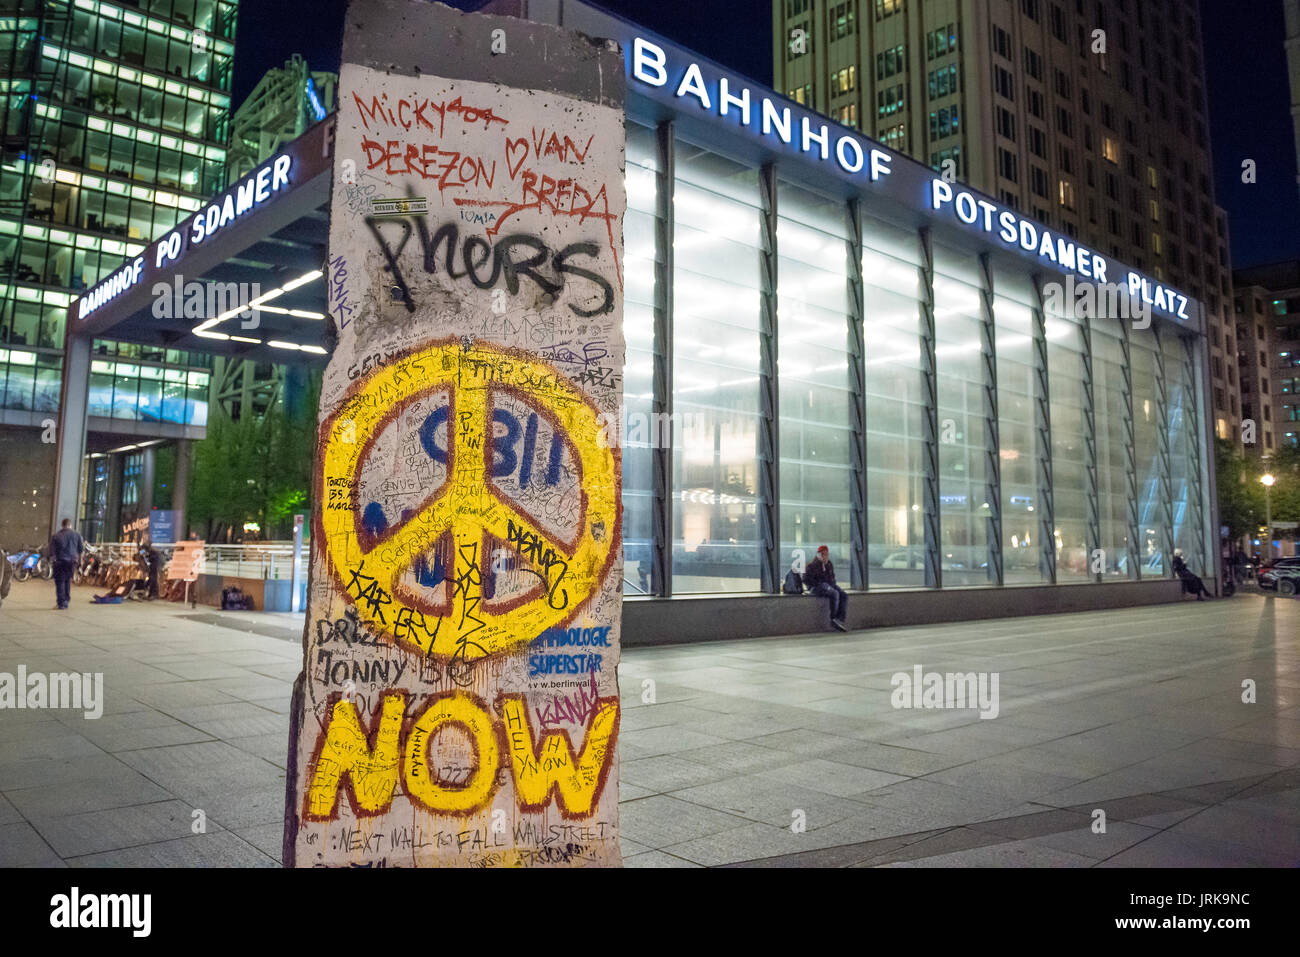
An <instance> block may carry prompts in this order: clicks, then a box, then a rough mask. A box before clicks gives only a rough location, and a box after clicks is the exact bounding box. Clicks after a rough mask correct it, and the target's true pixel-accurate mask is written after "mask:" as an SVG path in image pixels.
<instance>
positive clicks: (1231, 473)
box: [1214, 439, 1264, 541]
mask: <svg viewBox="0 0 1300 957" xmlns="http://www.w3.org/2000/svg"><path fill="white" fill-rule="evenodd" d="M1250 468H1251V463H1249V462H1248V461H1247V460H1246V458H1245V456H1243V455H1241V454H1239V453H1238V452H1237V447H1236V446H1235V445H1233V443H1232V441H1231V440H1229V439H1217V440H1216V441H1215V445H1214V469H1215V475H1216V477H1217V479H1218V484H1219V524H1220V525H1226V526H1228V538H1229V540H1232V541H1235V540H1236V539H1239V538H1241V537H1242V536H1243V535H1252V534H1254V533H1255V531H1256V530H1257V529H1258V528H1259V525H1260V523H1261V522H1263V521H1264V495H1263V487H1262V486H1259V482H1258V480H1256V481H1255V482H1254V485H1255V486H1259V493H1258V494H1256V492H1255V489H1254V488H1253V487H1252V486H1251V482H1250V478H1251V476H1249V475H1248V472H1249V470H1250ZM1256 479H1257V477H1256ZM1256 500H1258V501H1256Z"/></svg>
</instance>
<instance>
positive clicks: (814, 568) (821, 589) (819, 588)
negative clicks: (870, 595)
mask: <svg viewBox="0 0 1300 957" xmlns="http://www.w3.org/2000/svg"><path fill="white" fill-rule="evenodd" d="M803 583H804V584H805V585H807V586H808V591H809V593H810V594H813V595H817V596H819V597H821V598H829V599H830V600H831V624H832V625H833V626H834V627H836V628H838V629H839V630H840V631H848V628H847V627H845V625H844V616H845V615H846V614H847V613H848V610H849V596H848V595H846V594H844V589H843V588H841V587H840V586H839V585H837V584H835V566H834V565H832V564H831V550H830V549H829V548H827V547H826V546H825V545H823V546H822V547H821V548H819V549H817V557H816V558H814V559H813V560H812V561H810V562H809V563H808V567H807V568H805V569H804V573H803Z"/></svg>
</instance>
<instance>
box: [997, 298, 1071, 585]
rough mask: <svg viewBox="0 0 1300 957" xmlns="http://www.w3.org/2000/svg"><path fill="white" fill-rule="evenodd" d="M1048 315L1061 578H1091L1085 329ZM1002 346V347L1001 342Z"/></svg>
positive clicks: (1054, 490)
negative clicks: (1085, 415)
mask: <svg viewBox="0 0 1300 957" xmlns="http://www.w3.org/2000/svg"><path fill="white" fill-rule="evenodd" d="M1069 313H1070V314H1068V315H1062V314H1059V313H1056V312H1050V311H1049V312H1048V314H1047V317H1046V325H1047V381H1048V385H1049V387H1050V389H1051V411H1050V415H1051V420H1052V504H1053V506H1054V507H1055V509H1056V580H1057V581H1059V582H1065V581H1086V580H1090V569H1091V564H1092V556H1091V555H1090V554H1089V549H1088V467H1087V461H1088V446H1087V442H1086V440H1085V435H1086V431H1085V426H1086V423H1085V421H1084V414H1083V410H1084V396H1085V393H1084V364H1083V346H1084V341H1083V335H1084V333H1083V325H1082V323H1080V322H1079V320H1078V319H1077V318H1075V317H1074V315H1073V309H1070V310H1069ZM999 345H1000V344H999Z"/></svg>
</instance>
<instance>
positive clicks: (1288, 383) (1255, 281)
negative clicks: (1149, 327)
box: [1233, 261, 1300, 457]
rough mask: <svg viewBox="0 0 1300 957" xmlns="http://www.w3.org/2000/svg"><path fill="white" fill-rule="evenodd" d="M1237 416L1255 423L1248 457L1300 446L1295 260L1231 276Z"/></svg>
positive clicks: (1298, 267)
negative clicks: (1238, 394)
mask: <svg viewBox="0 0 1300 957" xmlns="http://www.w3.org/2000/svg"><path fill="white" fill-rule="evenodd" d="M1233 283H1234V285H1235V287H1236V290H1237V295H1236V302H1235V312H1236V319H1237V329H1236V332H1237V343H1238V350H1239V351H1238V354H1237V363H1238V375H1239V376H1240V379H1241V415H1242V418H1243V419H1251V420H1253V421H1254V422H1255V432H1256V441H1255V442H1254V443H1253V444H1251V445H1248V446H1247V447H1246V451H1247V452H1248V453H1249V454H1252V455H1256V456H1265V457H1266V456H1268V455H1270V454H1271V453H1272V452H1273V450H1274V449H1279V448H1282V447H1283V446H1286V445H1290V446H1292V447H1295V446H1300V262H1295V261H1291V262H1281V263H1274V264H1272V265H1268V266H1257V267H1254V268H1251V269H1239V270H1237V271H1236V273H1234V275H1233Z"/></svg>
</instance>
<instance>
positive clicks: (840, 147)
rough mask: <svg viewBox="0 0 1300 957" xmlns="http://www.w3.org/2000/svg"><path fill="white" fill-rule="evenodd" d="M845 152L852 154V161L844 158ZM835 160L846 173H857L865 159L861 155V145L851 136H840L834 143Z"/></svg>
mask: <svg viewBox="0 0 1300 957" xmlns="http://www.w3.org/2000/svg"><path fill="white" fill-rule="evenodd" d="M846 150H848V151H850V152H852V154H853V157H852V159H850V158H849V157H847V156H845V151H846ZM835 159H836V160H837V161H838V162H839V164H840V166H841V167H842V168H843V169H844V171H845V172H846V173H856V172H858V171H859V170H861V169H862V164H863V163H865V162H866V157H865V156H863V155H862V146H861V144H859V143H858V141H857V139H855V138H854V137H852V136H841V137H840V138H839V139H838V140H836V141H835Z"/></svg>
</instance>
